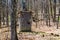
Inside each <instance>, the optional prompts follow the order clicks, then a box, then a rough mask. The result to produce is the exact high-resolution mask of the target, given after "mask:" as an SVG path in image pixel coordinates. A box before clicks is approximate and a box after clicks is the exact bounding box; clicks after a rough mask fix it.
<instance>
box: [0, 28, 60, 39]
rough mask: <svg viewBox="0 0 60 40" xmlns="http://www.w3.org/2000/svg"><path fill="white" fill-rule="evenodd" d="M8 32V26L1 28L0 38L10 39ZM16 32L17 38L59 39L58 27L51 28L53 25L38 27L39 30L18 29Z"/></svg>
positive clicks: (59, 31) (59, 30)
mask: <svg viewBox="0 0 60 40" xmlns="http://www.w3.org/2000/svg"><path fill="white" fill-rule="evenodd" d="M35 30H36V31H38V30H39V29H38V28H37V29H35ZM10 33H11V32H10V28H9V27H6V28H1V29H0V40H10V36H11V34H10ZM17 33H18V39H19V40H60V29H53V27H45V28H44V27H40V31H39V32H19V29H18V30H17Z"/></svg>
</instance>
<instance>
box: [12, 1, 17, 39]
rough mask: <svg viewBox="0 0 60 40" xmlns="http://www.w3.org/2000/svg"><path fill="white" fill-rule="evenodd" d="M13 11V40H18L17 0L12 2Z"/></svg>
mask: <svg viewBox="0 0 60 40" xmlns="http://www.w3.org/2000/svg"><path fill="white" fill-rule="evenodd" d="M11 2H12V10H13V12H12V13H11V40H18V38H17V31H16V10H17V9H16V0H11Z"/></svg>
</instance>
